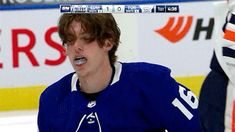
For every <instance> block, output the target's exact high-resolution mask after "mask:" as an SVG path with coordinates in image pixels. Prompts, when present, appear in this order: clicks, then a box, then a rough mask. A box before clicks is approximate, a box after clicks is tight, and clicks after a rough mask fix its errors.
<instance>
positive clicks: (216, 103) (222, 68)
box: [199, 0, 235, 132]
mask: <svg viewBox="0 0 235 132" xmlns="http://www.w3.org/2000/svg"><path fill="white" fill-rule="evenodd" d="M223 11H226V12H227V17H226V14H223V13H222V12H223ZM215 14H216V17H215V22H216V27H215V29H216V43H215V47H214V49H215V50H214V51H215V52H214V55H213V58H212V61H211V66H210V67H211V72H210V73H209V74H208V76H207V78H206V80H205V81H204V83H203V86H202V89H201V92H200V98H199V100H200V101H199V113H200V117H201V123H202V127H203V131H204V132H235V115H234V114H235V109H234V108H235V106H234V104H235V102H234V99H235V0H230V1H228V2H227V3H223V4H221V3H219V4H217V5H216V13H215ZM225 17H226V18H225ZM224 20H225V22H224Z"/></svg>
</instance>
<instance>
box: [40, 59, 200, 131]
mask: <svg viewBox="0 0 235 132" xmlns="http://www.w3.org/2000/svg"><path fill="white" fill-rule="evenodd" d="M114 67H115V68H114V69H115V70H114V71H115V73H114V77H113V80H112V82H111V83H110V85H109V86H108V87H107V88H106V89H105V90H103V91H102V92H100V93H99V94H98V95H97V97H96V99H95V100H89V99H87V98H86V97H85V96H84V94H83V93H81V92H80V90H79V85H78V82H79V78H78V77H77V75H76V73H71V74H69V75H66V76H65V77H63V78H62V79H61V80H59V81H58V82H56V83H54V84H52V85H51V86H49V87H48V88H47V89H46V90H45V91H44V92H43V93H42V94H41V97H40V105H39V113H38V128H39V131H40V132H80V131H81V132H102V131H103V132H128V131H133V132H145V131H154V132H164V131H165V130H167V131H168V132H201V128H200V123H199V117H198V110H197V107H198V100H197V98H196V97H195V95H194V94H193V93H192V92H191V91H189V90H188V89H187V88H185V87H183V86H181V85H180V84H178V83H177V82H176V81H175V80H174V79H173V78H172V77H171V76H170V70H169V69H168V68H165V67H163V66H160V65H155V64H148V63H119V62H116V63H115V66H114Z"/></svg>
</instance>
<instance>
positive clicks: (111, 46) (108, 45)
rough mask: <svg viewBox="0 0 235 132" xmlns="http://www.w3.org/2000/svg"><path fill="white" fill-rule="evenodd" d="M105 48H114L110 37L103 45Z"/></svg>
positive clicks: (107, 49) (108, 49)
mask: <svg viewBox="0 0 235 132" xmlns="http://www.w3.org/2000/svg"><path fill="white" fill-rule="evenodd" d="M103 48H104V50H106V51H110V50H111V49H112V48H113V44H112V43H111V41H110V40H109V39H106V40H105V42H104V46H103Z"/></svg>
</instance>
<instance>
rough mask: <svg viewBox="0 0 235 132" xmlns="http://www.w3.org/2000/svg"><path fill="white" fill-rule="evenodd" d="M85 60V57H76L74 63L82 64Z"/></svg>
mask: <svg viewBox="0 0 235 132" xmlns="http://www.w3.org/2000/svg"><path fill="white" fill-rule="evenodd" d="M86 62H87V59H86V58H85V57H77V58H75V59H74V63H75V64H76V65H82V64H85V63H86Z"/></svg>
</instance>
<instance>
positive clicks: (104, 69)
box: [79, 64, 112, 93]
mask: <svg viewBox="0 0 235 132" xmlns="http://www.w3.org/2000/svg"><path fill="white" fill-rule="evenodd" d="M111 78H112V67H111V65H110V64H105V65H103V66H100V68H98V69H97V70H96V71H95V72H94V73H93V74H90V75H89V76H86V77H81V78H80V77H79V82H80V83H79V85H80V90H81V91H82V92H85V93H97V92H100V91H102V90H104V89H105V88H106V87H107V86H108V85H109V83H110V81H111Z"/></svg>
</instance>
